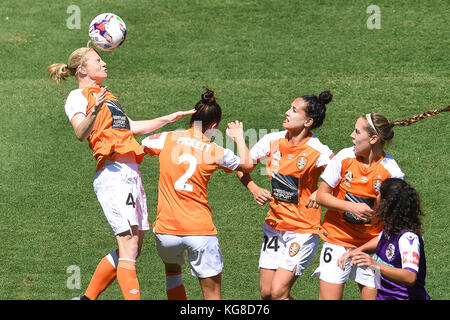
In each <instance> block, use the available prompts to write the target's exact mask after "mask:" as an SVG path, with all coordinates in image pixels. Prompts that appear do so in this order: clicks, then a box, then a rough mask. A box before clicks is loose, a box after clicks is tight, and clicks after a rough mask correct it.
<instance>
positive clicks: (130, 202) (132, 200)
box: [126, 193, 136, 208]
mask: <svg viewBox="0 0 450 320" xmlns="http://www.w3.org/2000/svg"><path fill="white" fill-rule="evenodd" d="M126 203H127V205H129V206H133V208H136V202H134V198H133V195H132V194H131V193H129V194H128V198H127V202H126Z"/></svg>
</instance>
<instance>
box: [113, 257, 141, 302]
mask: <svg viewBox="0 0 450 320" xmlns="http://www.w3.org/2000/svg"><path fill="white" fill-rule="evenodd" d="M117 281H118V282H119V286H120V290H122V294H123V297H124V299H125V300H141V292H140V290H139V281H138V279H137V274H136V261H134V260H131V259H125V258H119V264H118V266H117Z"/></svg>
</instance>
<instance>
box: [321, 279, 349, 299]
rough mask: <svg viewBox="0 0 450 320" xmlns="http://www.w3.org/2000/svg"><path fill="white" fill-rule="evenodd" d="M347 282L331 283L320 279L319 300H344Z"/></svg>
mask: <svg viewBox="0 0 450 320" xmlns="http://www.w3.org/2000/svg"><path fill="white" fill-rule="evenodd" d="M344 286H345V283H330V282H326V281H323V280H320V289H319V300H342V295H343V293H344Z"/></svg>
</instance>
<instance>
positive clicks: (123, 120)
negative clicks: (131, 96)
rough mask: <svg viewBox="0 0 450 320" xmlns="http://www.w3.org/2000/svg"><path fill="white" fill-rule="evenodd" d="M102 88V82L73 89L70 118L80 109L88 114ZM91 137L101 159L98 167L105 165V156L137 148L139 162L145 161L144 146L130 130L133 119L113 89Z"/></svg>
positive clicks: (92, 144) (95, 152) (67, 102)
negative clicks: (128, 115)
mask: <svg viewBox="0 0 450 320" xmlns="http://www.w3.org/2000/svg"><path fill="white" fill-rule="evenodd" d="M98 92H100V87H98V86H97V87H89V88H83V89H77V90H73V91H71V92H70V94H69V97H68V98H67V101H66V113H67V115H68V117H69V120H71V118H72V117H73V116H74V115H75V114H76V113H79V112H81V113H83V114H85V115H88V114H89V113H90V112H91V110H92V108H93V107H94V104H95V96H94V94H97V93H98ZM88 141H89V147H90V148H91V150H92V152H93V155H94V158H95V159H96V160H97V171H98V170H101V169H102V168H103V166H104V162H105V160H107V159H110V160H112V159H114V155H115V154H126V153H129V152H134V154H135V156H136V162H137V163H141V162H142V159H143V157H144V155H145V153H144V151H143V148H142V146H141V145H139V143H138V142H137V141H136V139H135V138H134V135H133V133H132V132H131V130H130V123H129V121H128V117H127V116H126V115H125V112H124V111H123V109H122V106H121V105H120V103H119V101H118V100H117V98H116V97H115V96H114V95H113V94H112V93H110V92H109V91H107V93H106V98H105V102H104V104H103V106H102V108H101V110H100V112H99V113H98V114H97V117H96V119H95V122H94V125H93V127H92V130H91V133H90V135H89V137H88Z"/></svg>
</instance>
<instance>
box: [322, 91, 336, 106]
mask: <svg viewBox="0 0 450 320" xmlns="http://www.w3.org/2000/svg"><path fill="white" fill-rule="evenodd" d="M331 100H333V95H332V94H331V92H330V91H324V92H322V93H321V94H319V101H320V102H321V103H323V104H328V103H330V102H331Z"/></svg>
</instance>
